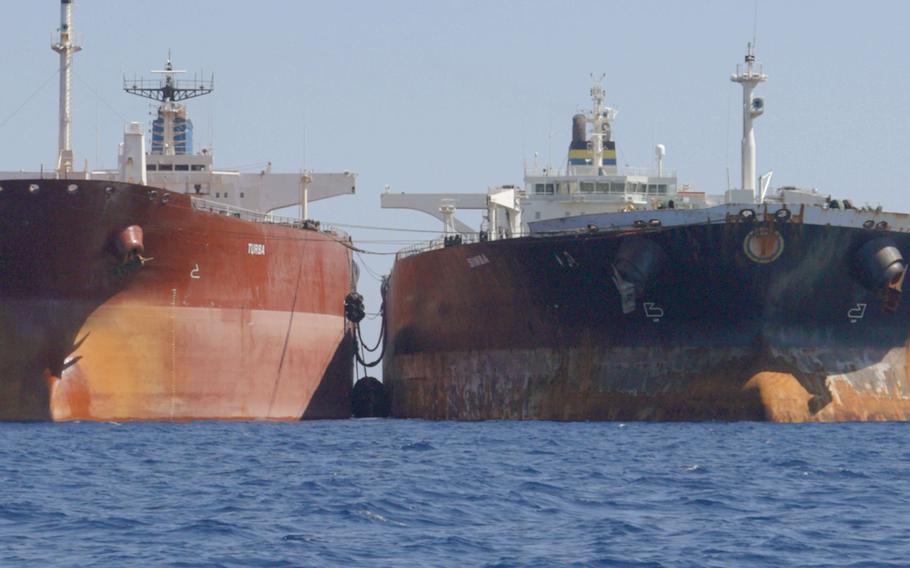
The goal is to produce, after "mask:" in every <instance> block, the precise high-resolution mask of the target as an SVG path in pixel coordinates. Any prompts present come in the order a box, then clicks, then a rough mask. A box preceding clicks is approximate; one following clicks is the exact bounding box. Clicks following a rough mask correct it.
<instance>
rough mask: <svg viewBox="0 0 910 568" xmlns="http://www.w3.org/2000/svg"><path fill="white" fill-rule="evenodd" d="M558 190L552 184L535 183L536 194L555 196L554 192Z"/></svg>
mask: <svg viewBox="0 0 910 568" xmlns="http://www.w3.org/2000/svg"><path fill="white" fill-rule="evenodd" d="M555 190H556V187H555V185H554V184H552V183H535V184H534V193H538V194H541V195H553V192H554V191H555Z"/></svg>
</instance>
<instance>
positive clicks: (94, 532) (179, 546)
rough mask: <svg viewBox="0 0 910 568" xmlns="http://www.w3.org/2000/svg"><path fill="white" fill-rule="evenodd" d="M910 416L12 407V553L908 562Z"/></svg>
mask: <svg viewBox="0 0 910 568" xmlns="http://www.w3.org/2000/svg"><path fill="white" fill-rule="evenodd" d="M908 436H910V425H906V424H835V425H775V424H757V423H730V424H727V423H708V424H639V423H628V424H621V423H552V422H479V423H444V422H423V421H411V420H349V421H327V422H303V423H294V424H283V423H211V422H209V423H205V422H199V423H185V424H164V423H162V424H155V423H140V424H135V423H131V424H111V423H107V424H105V423H100V424H93V423H71V424H0V487H2V491H3V496H2V499H0V566H2V567H6V566H18V565H26V566H79V567H83V566H244V567H245V566H408V567H411V566H724V567H726V566H908V565H910V443H908Z"/></svg>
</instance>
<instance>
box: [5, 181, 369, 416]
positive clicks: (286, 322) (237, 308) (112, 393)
mask: <svg viewBox="0 0 910 568" xmlns="http://www.w3.org/2000/svg"><path fill="white" fill-rule="evenodd" d="M0 183H2V187H3V189H2V191H0V212H2V215H0V274H3V278H2V280H0V373H2V374H0V418H2V419H7V420H47V419H53V420H87V419H99V420H137V419H148V420H159V419H166V420H170V419H197V418H222V419H249V418H268V419H297V418H300V417H313V418H326V417H346V416H348V415H349V413H350V403H349V392H350V388H351V373H352V367H351V352H350V342H349V339H348V335H347V328H346V323H345V320H344V316H343V313H342V311H343V304H344V297H345V295H346V294H347V293H348V291H349V290H350V289H351V286H352V264H351V257H350V249H349V248H348V238H347V237H346V236H343V235H340V234H337V233H333V232H324V231H320V230H318V229H316V228H315V227H313V228H303V227H302V226H293V225H281V224H271V223H262V222H259V223H257V222H253V221H250V220H244V219H238V218H236V217H234V216H231V215H224V214H221V213H220V212H219V210H218V209H215V208H209V207H208V206H207V205H206V204H205V202H204V201H202V200H198V199H196V198H194V197H191V196H188V195H180V194H174V193H171V192H167V191H163V190H157V189H154V188H151V187H148V186H139V185H135V184H126V183H116V182H106V181H94V180H91V181H86V180H77V181H74V180H70V181H67V180H41V179H36V180H16V181H6V182H0ZM125 245H127V246H125Z"/></svg>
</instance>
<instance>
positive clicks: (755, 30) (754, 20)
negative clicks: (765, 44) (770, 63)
mask: <svg viewBox="0 0 910 568" xmlns="http://www.w3.org/2000/svg"><path fill="white" fill-rule="evenodd" d="M754 6H755V9H754V10H753V12H752V48H753V49H755V46H756V45H758V0H754Z"/></svg>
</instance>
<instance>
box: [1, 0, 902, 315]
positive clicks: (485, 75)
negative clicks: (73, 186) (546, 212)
mask: <svg viewBox="0 0 910 568" xmlns="http://www.w3.org/2000/svg"><path fill="white" fill-rule="evenodd" d="M75 6H76V7H75V28H76V30H77V32H78V33H79V35H80V37H81V43H82V45H83V48H84V50H83V51H82V52H81V53H79V54H78V55H77V56H76V61H75V65H74V73H75V77H76V79H75V81H74V100H73V109H74V138H73V140H74V150H75V153H76V158H77V162H78V163H79V164H81V163H82V160H83V159H88V160H89V163H90V167H93V168H97V167H113V166H114V164H115V161H116V147H117V144H118V142H119V141H120V139H121V136H122V135H121V132H122V124H123V122H124V121H125V120H135V121H142V122H144V123H146V124H147V121H148V119H149V116H148V112H149V110H150V107H149V105H147V104H146V102H145V101H144V100H143V99H139V98H136V97H133V96H129V95H126V94H124V93H122V92H121V91H120V87H121V84H120V83H121V76H122V74H123V73H127V74H129V75H132V74H133V73H138V74H145V75H148V70H150V69H157V68H160V67H161V66H162V65H163V63H164V59H165V57H166V55H167V51H168V49H171V50H172V52H173V56H174V62H175V64H176V66H177V67H179V68H183V69H189V70H201V69H205V70H206V72H207V73H208V72H210V71H214V73H215V84H216V92H215V94H214V95H210V96H209V97H204V98H201V99H197V100H195V101H191V102H190V115H191V117H192V118H193V119H194V122H195V125H196V136H195V138H196V147H197V149H198V148H199V147H200V146H201V145H208V144H209V143H210V142H211V143H213V144H214V151H215V160H216V163H217V164H218V165H220V166H222V167H231V166H241V165H245V164H253V165H254V166H253V167H258V166H259V165H261V164H262V163H264V162H265V161H268V160H271V162H272V163H273V166H274V168H275V169H276V171H297V170H299V169H301V168H304V167H305V168H309V169H313V170H316V171H332V170H335V171H338V170H352V171H356V172H358V173H359V174H360V175H359V179H358V194H357V195H356V196H354V197H343V198H338V199H333V200H329V201H325V202H322V203H320V204H317V205H314V206H313V208H312V213H313V216H317V217H318V218H320V219H323V220H325V221H329V222H339V223H349V224H367V225H379V226H396V227H411V228H430V229H436V228H438V226H439V223H438V222H436V221H435V220H433V219H430V218H429V217H423V216H421V215H420V214H418V213H416V212H415V213H410V212H395V211H383V210H380V209H379V194H380V192H381V191H382V188H383V186H384V185H385V184H389V185H391V186H392V189H393V191H409V192H410V191H458V192H466V191H478V192H482V191H485V189H486V188H487V187H488V186H490V185H496V184H502V183H520V181H521V176H522V170H521V168H522V160H524V159H528V160H530V159H532V156H533V153H534V152H535V151H536V152H538V153H539V154H540V156H541V160H542V161H545V160H546V157H547V155H548V153H549V154H551V155H552V159H553V162H554V164H560V165H561V164H562V162H563V160H564V153H565V149H566V147H567V145H568V141H569V136H570V119H571V115H572V114H573V113H574V112H575V111H576V109H578V108H579V107H581V106H587V104H588V88H589V86H590V79H589V73H591V72H603V73H606V76H607V77H606V80H605V82H604V86H605V88H606V91H607V100H608V103H609V104H610V105H612V106H615V107H617V108H618V109H619V116H618V118H617V121H616V127H615V137H616V139H617V147H618V150H619V162H620V163H621V164H625V163H627V164H629V165H649V164H650V163H651V161H652V155H653V146H654V144H655V143H658V142H660V143H663V144H665V145H666V146H667V150H668V157H667V165H668V166H669V167H672V168H675V169H677V170H678V172H679V178H680V181H681V182H682V183H690V184H693V185H695V186H696V187H697V188H699V189H701V190H705V191H708V192H709V193H720V192H722V191H723V190H724V189H725V185H726V168H727V167H728V166H729V167H730V175H731V178H732V179H733V181H734V183H736V181H737V180H738V179H739V167H738V164H739V137H740V128H741V126H740V115H739V112H740V111H739V105H740V91H739V87H738V86H737V85H735V84H733V83H731V82H730V81H729V76H730V74H731V73H732V72H733V71H734V69H735V66H736V64H737V63H739V62H741V61H742V56H743V51H744V49H745V44H746V42H747V41H749V40H751V39H752V34H753V26H754V24H755V23H756V22H757V30H758V49H757V55H758V59H759V61H760V63H762V64H763V65H764V69H765V72H766V73H768V75H769V77H770V80H769V81H768V82H767V83H765V84H763V85H761V86H760V87H759V88H758V91H757V94H759V95H760V96H763V97H764V98H765V101H766V112H765V115H764V116H763V117H761V118H760V119H759V120H758V121H757V122H756V138H757V143H758V171H759V172H764V171H766V170H768V169H773V170H774V171H775V177H774V185H803V186H809V187H818V188H819V190H820V191H822V192H824V193H831V194H833V195H835V196H842V197H843V196H848V197H851V198H852V199H853V201H854V202H856V203H860V204H861V203H864V202H870V203H881V204H882V205H884V206H885V208H886V209H890V210H901V211H907V210H910V188H908V187H907V185H908V184H907V183H906V181H905V179H904V177H905V175H906V173H905V170H904V165H905V162H906V156H907V149H906V147H907V133H908V127H910V120H908V117H907V104H906V102H905V100H904V99H905V98H906V97H907V93H910V73H908V64H907V61H906V57H907V55H906V51H907V46H906V42H905V41H904V40H903V37H904V36H905V34H906V22H907V21H908V20H910V7H908V4H906V3H903V2H897V1H894V2H884V1H881V2H866V3H863V4H862V5H860V4H859V3H856V2H832V1H805V2H796V1H792V0H791V1H761V2H759V3H758V7H757V19H756V18H755V13H756V5H755V2H754V0H746V1H704V0H692V1H687V2H669V1H666V2H650V1H623V2H610V1H601V2H595V3H592V2H543V1H535V2H480V1H473V2H467V1H465V2H429V1H395V2H278V1H267V0H259V1H256V2H239V1H231V2H216V1H209V0H194V1H187V0H159V1H156V2H138V1H127V0H76V4H75ZM58 12H59V4H58V2H56V1H55V0H40V1H35V0H30V1H28V2H19V1H16V2H14V1H4V2H2V4H0V61H2V71H3V77H4V80H3V88H2V89H0V170H11V169H20V168H22V169H35V168H38V167H39V165H40V164H42V163H43V164H45V166H47V165H49V164H52V163H53V162H54V160H55V156H56V144H57V140H56V135H57V130H56V121H57V81H56V77H54V78H51V75H52V74H53V73H54V72H55V70H56V68H57V56H56V54H54V53H53V52H52V51H51V50H50V48H49V44H50V41H51V38H52V36H53V33H54V30H55V28H56V26H57V22H58ZM49 78H50V80H49V81H48V82H47V83H46V84H45V86H44V87H43V88H42V89H40V90H38V92H37V94H36V95H35V96H34V97H32V98H31V99H29V97H28V96H29V94H30V93H32V92H34V91H35V90H36V89H38V87H39V86H41V85H42V83H43V82H45V80H48V79H49ZM26 100H29V102H28V103H27V104H26V105H25V106H24V107H23V108H22V109H21V110H19V111H18V112H17V113H15V114H13V111H15V110H16V108H17V107H19V105H20V104H22V103H23V102H24V101H26ZM11 115H12V117H11V118H10V116H11ZM7 119H8V120H7ZM4 121H6V122H5V123H4ZM304 160H305V161H304ZM350 232H351V233H352V234H353V235H354V237H355V238H356V239H357V240H358V241H359V242H360V243H361V246H363V247H364V248H367V249H371V250H385V251H388V250H392V249H395V248H398V247H397V246H391V247H390V246H382V245H380V244H379V243H374V242H371V241H375V240H380V239H413V238H414V237H415V235H414V234H394V233H383V232H375V231H366V230H351V231H350ZM367 260H368V262H369V263H370V266H371V268H372V269H373V270H375V271H377V272H383V273H384V272H387V271H388V270H389V268H390V266H391V258H390V257H368V259H367ZM361 288H363V289H364V291H365V292H366V295H367V300H368V303H369V304H370V305H368V308H369V309H371V310H372V309H375V308H376V307H377V306H376V303H377V301H378V300H377V298H378V294H377V292H376V289H377V286H376V285H375V282H373V280H372V279H371V278H370V277H369V276H368V275H367V274H364V275H363V276H362V277H361Z"/></svg>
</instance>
